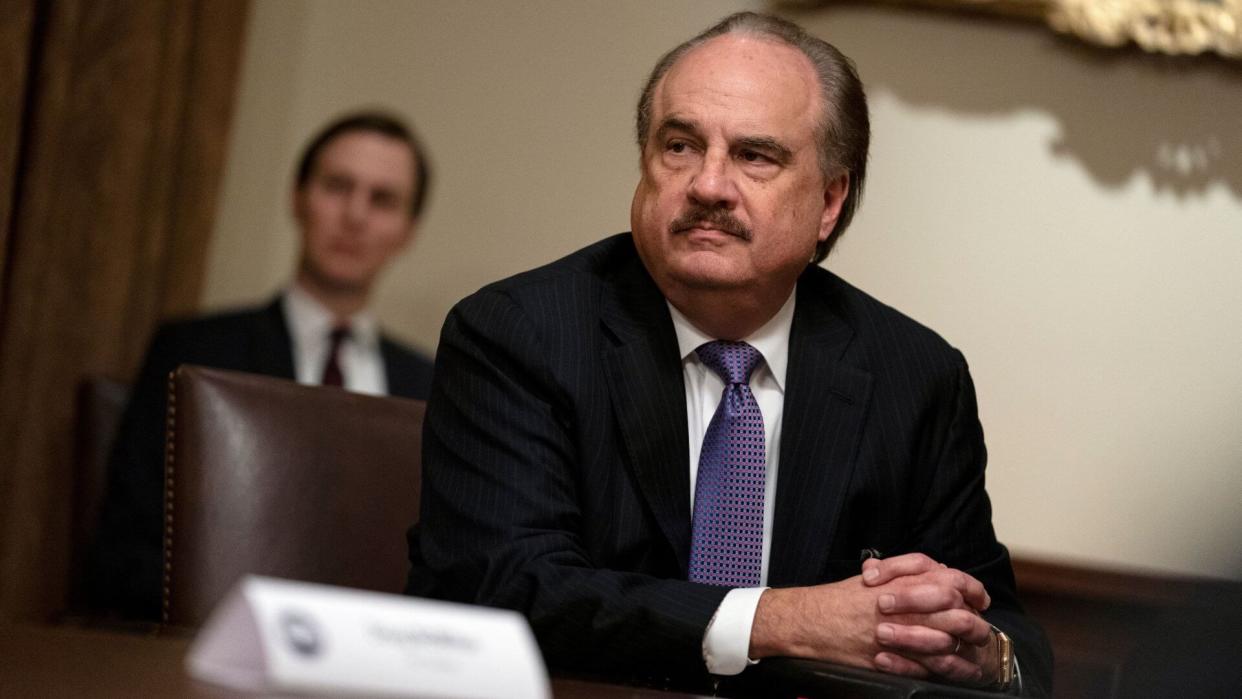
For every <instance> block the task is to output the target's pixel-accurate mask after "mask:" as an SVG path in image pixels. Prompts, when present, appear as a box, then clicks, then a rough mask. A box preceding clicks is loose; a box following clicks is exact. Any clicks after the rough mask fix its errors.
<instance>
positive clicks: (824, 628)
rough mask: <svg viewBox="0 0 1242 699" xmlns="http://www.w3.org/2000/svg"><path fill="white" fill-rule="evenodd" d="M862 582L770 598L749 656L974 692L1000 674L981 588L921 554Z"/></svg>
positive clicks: (878, 564)
mask: <svg viewBox="0 0 1242 699" xmlns="http://www.w3.org/2000/svg"><path fill="white" fill-rule="evenodd" d="M862 570H863V572H862V575H858V576H855V577H852V578H848V579H846V580H842V581H840V582H835V583H828V584H825V585H816V586H814V587H802V588H787V589H771V590H767V591H765V592H764V595H763V597H762V598H760V601H759V609H758V610H757V612H756V614H755V623H754V626H753V627H752V630H751V657H755V658H758V657H765V656H776V655H785V656H792V657H806V658H817V659H822V660H828V661H832V662H838V663H843V664H846V665H854V666H857V667H866V668H872V669H876V670H880V671H883V672H890V673H893V674H898V675H905V676H909V677H921V678H926V677H936V678H939V679H943V680H946V681H949V682H954V683H959V684H970V685H982V684H988V683H990V682H991V681H992V680H993V679H994V678H995V676H996V674H997V664H998V662H997V658H996V657H995V651H994V644H993V643H992V630H991V626H990V625H989V624H988V623H987V622H986V621H984V620H983V618H982V617H981V616H980V613H981V612H983V611H984V610H986V609H987V608H988V606H989V605H990V604H991V599H990V598H989V596H988V593H987V590H985V589H984V587H983V584H982V583H980V582H979V581H978V580H976V579H975V578H973V577H971V576H970V575H968V574H966V573H963V572H962V571H960V570H955V569H953V568H948V567H946V566H944V565H942V564H940V563H937V562H936V561H934V560H932V559H931V558H928V557H927V556H924V555H922V554H917V553H916V554H907V555H904V556H897V557H894V558H890V559H885V560H877V559H871V560H868V561H866V562H864V563H863V568H862Z"/></svg>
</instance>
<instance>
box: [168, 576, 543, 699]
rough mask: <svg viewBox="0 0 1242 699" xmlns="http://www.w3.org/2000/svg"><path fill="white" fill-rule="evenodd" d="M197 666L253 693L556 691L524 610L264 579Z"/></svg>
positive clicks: (213, 625)
mask: <svg viewBox="0 0 1242 699" xmlns="http://www.w3.org/2000/svg"><path fill="white" fill-rule="evenodd" d="M186 665H187V667H188V669H189V672H190V674H191V675H192V676H193V677H195V678H197V679H201V680H205V681H208V682H213V683H216V684H222V685H226V686H229V687H232V688H235V689H241V690H246V691H266V692H270V691H293V692H307V693H349V694H370V695H387V696H404V697H418V696H431V697H470V698H471V699H476V698H477V699H490V698H492V697H496V698H500V697H504V698H506V699H507V698H515V699H527V698H529V699H547V698H548V697H550V696H551V690H550V687H549V683H548V674H547V670H546V669H545V667H544V665H543V659H542V658H541V657H540V655H539V650H538V647H537V646H536V645H535V638H534V635H533V634H532V633H531V631H530V626H529V625H528V624H527V623H526V620H525V619H524V618H523V617H522V616H521V615H520V614H517V613H516V612H511V611H504V610H497V609H488V608H485V607H471V606H467V605H461V604H451V603H448V602H438V601H433V600H425V599H418V598H414V597H404V596H401V595H387V594H381V593H378V592H363V591H360V590H350V589H345V588H340V587H331V586H328V585H315V584H311V583H303V582H293V581H289V580H277V579H274V578H261V577H254V576H251V577H247V578H245V579H244V580H242V581H241V582H239V583H238V584H237V586H236V587H235V588H234V589H233V591H232V592H230V593H229V595H228V597H226V598H225V600H224V601H223V602H221V603H220V605H219V606H218V607H216V609H215V610H214V611H213V612H212V614H211V617H210V618H209V619H208V621H207V624H206V625H205V626H204V627H203V628H202V630H201V631H200V632H199V634H198V636H197V638H195V639H194V643H193V645H192V646H191V647H190V652H189V655H188V656H187V657H186Z"/></svg>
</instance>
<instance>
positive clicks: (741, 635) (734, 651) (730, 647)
mask: <svg viewBox="0 0 1242 699" xmlns="http://www.w3.org/2000/svg"><path fill="white" fill-rule="evenodd" d="M766 589H768V588H766V587H739V588H735V589H732V590H729V593H728V594H727V595H725V597H724V599H723V600H721V601H720V606H719V607H717V608H716V613H715V614H714V615H712V620H711V621H710V622H708V624H707V631H706V632H704V634H703V662H705V663H706V664H707V671H708V672H710V673H712V674H713V675H736V674H738V673H739V672H741V671H742V670H745V669H746V668H747V666H749V665H754V664H755V663H757V662H759V661H757V660H751V659H750V627H751V626H753V625H754V623H755V610H757V609H758V608H759V597H760V596H762V595H763V591H764V590H766Z"/></svg>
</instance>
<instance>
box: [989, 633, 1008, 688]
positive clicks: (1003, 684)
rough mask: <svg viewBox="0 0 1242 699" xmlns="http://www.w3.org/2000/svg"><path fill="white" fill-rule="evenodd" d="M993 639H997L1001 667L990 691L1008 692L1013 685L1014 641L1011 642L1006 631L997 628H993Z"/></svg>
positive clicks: (990, 686) (997, 651) (997, 652)
mask: <svg viewBox="0 0 1242 699" xmlns="http://www.w3.org/2000/svg"><path fill="white" fill-rule="evenodd" d="M992 637H993V638H995V639H996V657H997V659H998V662H999V663H1000V667H999V669H998V671H997V677H996V681H995V682H993V683H992V684H990V685H988V689H994V690H996V691H998V692H1004V691H1008V689H1009V687H1010V685H1012V684H1013V641H1011V640H1009V637H1008V636H1006V635H1005V632H1004V631H1001V630H1000V629H998V628H996V627H995V626H993V627H992Z"/></svg>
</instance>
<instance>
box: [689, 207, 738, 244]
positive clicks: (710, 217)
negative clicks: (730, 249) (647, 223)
mask: <svg viewBox="0 0 1242 699" xmlns="http://www.w3.org/2000/svg"><path fill="white" fill-rule="evenodd" d="M696 227H708V228H715V229H717V230H719V231H723V232H725V233H728V234H729V235H731V236H734V237H736V238H741V239H742V240H750V239H751V238H753V237H754V235H753V234H752V233H751V230H750V229H749V228H747V227H746V225H745V224H744V223H742V222H741V221H739V220H738V219H737V217H736V216H734V215H733V214H731V213H729V212H728V211H726V210H725V209H721V208H718V207H715V208H709V207H706V206H694V207H691V208H689V209H687V210H686V211H684V212H683V213H682V214H681V215H680V216H678V217H677V218H676V219H674V220H673V222H672V223H670V224H668V231H669V233H680V232H681V231H684V230H686V229H687V228H696Z"/></svg>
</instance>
